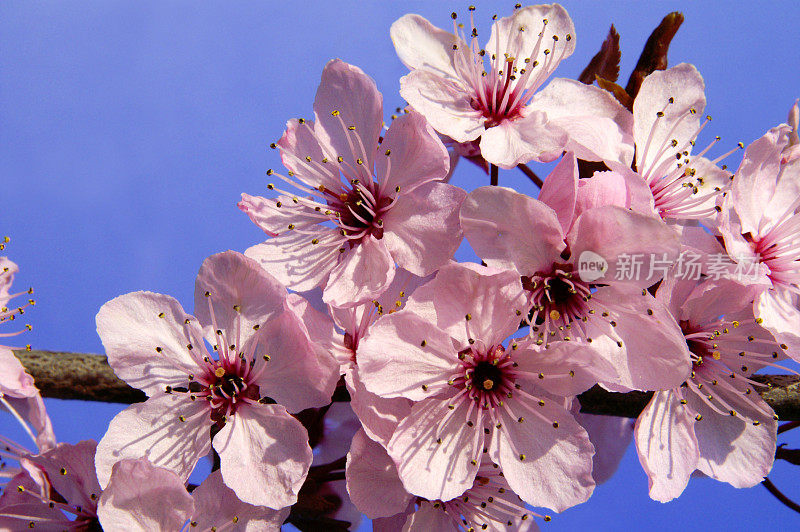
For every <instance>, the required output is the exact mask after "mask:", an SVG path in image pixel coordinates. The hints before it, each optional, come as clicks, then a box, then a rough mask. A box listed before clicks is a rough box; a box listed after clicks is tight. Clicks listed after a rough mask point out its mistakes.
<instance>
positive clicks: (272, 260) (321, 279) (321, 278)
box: [244, 226, 341, 292]
mask: <svg viewBox="0 0 800 532" xmlns="http://www.w3.org/2000/svg"><path fill="white" fill-rule="evenodd" d="M318 228H319V233H318V234H317V235H316V236H309V235H307V234H301V233H296V232H288V233H286V234H282V235H280V236H278V237H276V238H271V239H269V240H267V241H266V242H263V243H261V244H256V245H255V246H252V247H250V248H248V249H247V251H245V252H244V254H245V255H247V256H248V257H250V258H251V259H254V260H255V261H256V262H258V263H259V264H260V265H261V267H262V268H264V269H265V270H267V272H269V273H270V274H271V275H274V276H275V278H276V279H278V281H280V282H281V283H282V284H284V285H286V286H287V287H289V288H291V289H293V290H297V291H299V292H304V291H306V290H311V289H312V288H315V287H317V286H320V285H322V284H323V283H325V281H326V279H327V278H328V275H329V274H330V273H331V270H333V269H334V268H335V267H336V265H337V261H338V260H339V255H340V253H339V251H338V250H337V249H335V248H334V249H333V250H331V248H330V246H329V244H331V243H332V242H334V241H338V240H341V237H340V236H339V233H338V231H337V230H335V229H333V228H331V227H322V226H318ZM314 238H318V239H319V245H314V244H312V243H311V240H312V239H314Z"/></svg>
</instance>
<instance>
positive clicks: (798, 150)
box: [781, 100, 800, 164]
mask: <svg viewBox="0 0 800 532" xmlns="http://www.w3.org/2000/svg"><path fill="white" fill-rule="evenodd" d="M798 101H800V100H795V101H794V105H793V106H792V108H791V109H789V116H788V117H787V118H786V123H787V124H789V127H791V128H792V129H791V131H789V133H788V142H787V144H786V147H785V148H783V152H782V153H781V163H782V164H786V163H788V162H791V161H794V160H795V159H798V158H800V135H798V130H799V129H800V107H798Z"/></svg>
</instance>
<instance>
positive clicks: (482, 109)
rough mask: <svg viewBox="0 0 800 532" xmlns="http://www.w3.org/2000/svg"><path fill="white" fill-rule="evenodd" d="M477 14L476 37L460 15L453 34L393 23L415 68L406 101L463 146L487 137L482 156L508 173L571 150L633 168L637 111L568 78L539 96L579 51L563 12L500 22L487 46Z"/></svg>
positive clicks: (415, 19) (410, 21) (404, 20)
mask: <svg viewBox="0 0 800 532" xmlns="http://www.w3.org/2000/svg"><path fill="white" fill-rule="evenodd" d="M473 11H474V8H470V31H471V33H470V36H469V37H466V36H465V35H464V34H463V33H462V31H461V30H460V26H459V24H458V23H457V18H458V17H457V15H456V13H453V14H452V18H453V26H454V28H453V33H448V32H446V31H444V30H441V29H439V28H437V27H435V26H433V25H432V24H431V23H430V22H428V21H427V20H426V19H424V18H423V17H421V16H419V15H405V16H403V17H401V18H400V19H399V20H397V21H396V22H395V23H394V24H392V28H391V36H392V42H393V43H394V46H395V49H396V50H397V55H398V56H399V57H400V60H401V61H402V62H403V64H405V65H406V66H407V67H408V68H409V69H411V72H410V73H409V74H408V75H406V76H405V77H403V78H402V79H401V80H400V95H401V96H402V97H403V98H405V99H406V101H408V102H409V104H410V105H411V106H412V107H413V108H414V109H416V110H417V111H419V112H420V113H422V114H424V115H425V117H426V118H427V119H428V121H429V122H430V123H431V125H432V126H433V127H434V128H435V129H436V130H437V131H438V132H440V133H442V134H443V135H447V136H448V137H450V138H452V139H454V140H455V141H457V142H461V143H469V142H472V141H475V140H476V139H479V138H480V151H481V155H482V156H483V158H484V159H485V160H486V161H488V162H490V163H492V164H495V165H497V166H500V167H502V168H513V167H514V166H516V165H517V164H519V163H525V162H528V161H530V160H537V161H550V160H553V159H555V158H557V157H558V156H559V155H561V153H562V151H564V150H572V151H575V152H576V153H578V156H579V157H580V158H581V159H586V160H593V161H596V160H601V159H610V160H618V161H620V162H622V163H626V164H630V161H631V158H632V156H633V150H632V142H631V140H630V134H629V133H628V131H629V130H630V129H631V126H630V122H631V118H630V113H629V112H628V111H627V110H626V109H625V108H624V107H622V106H621V105H620V104H619V103H617V101H616V100H615V99H614V98H613V97H612V96H611V95H610V94H609V93H608V92H605V91H603V90H601V89H599V88H597V87H592V86H589V85H585V84H583V83H580V82H578V81H575V80H569V79H561V78H559V79H554V80H553V81H551V82H550V84H549V85H548V86H547V87H545V88H544V89H543V90H541V91H538V89H539V88H540V87H541V86H542V85H544V83H545V81H546V80H547V79H548V78H549V77H550V75H551V74H552V73H553V71H554V70H555V69H556V67H557V66H558V65H559V63H561V61H562V60H564V59H566V58H567V57H569V56H570V55H572V52H573V51H574V49H575V38H574V35H575V28H574V27H573V25H572V20H571V19H570V18H569V15H568V14H567V12H566V11H565V10H564V8H563V7H561V6H560V5H558V4H552V5H537V6H529V7H525V8H522V9H518V10H516V11H515V12H514V13H513V14H512V15H511V16H509V17H504V18H501V19H499V20H496V17H494V18H495V20H496V21H495V22H494V23H493V24H492V30H491V35H490V37H489V39H488V42H487V44H486V47H485V48H480V45H479V44H478V31H477V29H476V27H475V22H474V18H473V13H472V12H473ZM467 39H469V41H467ZM537 91H538V92H537Z"/></svg>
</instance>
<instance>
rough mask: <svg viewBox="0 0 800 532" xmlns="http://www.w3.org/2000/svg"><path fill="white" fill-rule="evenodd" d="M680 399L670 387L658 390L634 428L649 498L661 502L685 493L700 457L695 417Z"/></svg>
mask: <svg viewBox="0 0 800 532" xmlns="http://www.w3.org/2000/svg"><path fill="white" fill-rule="evenodd" d="M689 395H693V394H689ZM679 399H680V397H679V396H678V395H677V394H676V393H675V392H674V391H671V390H670V391H666V392H658V393H656V394H655V395H654V396H653V398H652V399H651V400H650V402H649V403H648V405H647V407H645V409H644V411H642V413H641V414H640V415H639V418H638V419H637V420H636V428H635V429H634V430H635V435H636V450H637V451H639V462H640V463H641V464H642V467H643V468H644V470H645V473H647V476H648V479H649V482H650V497H651V498H652V499H655V500H657V501H661V502H667V501H671V500H672V499H674V498H675V497H677V496H679V495H680V494H681V493H683V490H684V488H686V485H687V484H688V483H689V476H690V475H691V474H692V471H694V470H695V468H696V467H697V461H698V459H699V457H700V454H699V451H698V444H697V440H696V439H695V436H694V416H693V414H692V412H691V410H690V409H689V408H687V406H686V405H682V404H681V403H680V401H679Z"/></svg>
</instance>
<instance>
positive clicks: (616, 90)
mask: <svg viewBox="0 0 800 532" xmlns="http://www.w3.org/2000/svg"><path fill="white" fill-rule="evenodd" d="M596 80H597V84H598V85H599V86H600V88H601V89H603V90H607V91H608V92H610V93H611V94H613V95H614V98H616V99H617V101H618V102H619V103H620V104H621V105H622V106H623V107H625V109H627V110H628V111H633V97H631V96H630V95H628V93H627V92H625V89H623V88H622V87H620V86H619V85H617V84H616V83H614V82H613V81H609V80H607V79H603V78H601V77H599V76H598V77H597V78H596Z"/></svg>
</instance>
